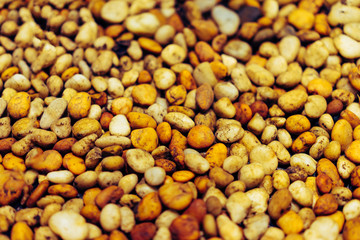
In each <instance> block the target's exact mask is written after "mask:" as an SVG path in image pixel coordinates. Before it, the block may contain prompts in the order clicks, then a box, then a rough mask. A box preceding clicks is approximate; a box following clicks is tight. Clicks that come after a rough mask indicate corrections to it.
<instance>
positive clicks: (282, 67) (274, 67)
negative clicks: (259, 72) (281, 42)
mask: <svg viewBox="0 0 360 240" xmlns="http://www.w3.org/2000/svg"><path fill="white" fill-rule="evenodd" d="M265 67H266V69H267V70H269V71H270V72H271V73H272V74H273V75H274V76H275V77H277V76H279V75H280V74H281V73H283V72H285V71H286V70H287V68H288V65H287V61H286V59H285V58H284V57H283V56H275V57H271V58H269V59H268V61H267V62H266V65H265Z"/></svg>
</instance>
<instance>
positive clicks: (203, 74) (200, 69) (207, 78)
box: [193, 62, 217, 87]
mask: <svg viewBox="0 0 360 240" xmlns="http://www.w3.org/2000/svg"><path fill="white" fill-rule="evenodd" d="M193 76H194V79H195V82H196V84H197V85H198V86H200V85H202V84H204V83H208V84H210V86H211V87H214V86H215V85H216V83H217V79H216V77H215V74H214V72H213V71H212V69H211V65H210V63H208V62H203V63H200V64H199V65H198V66H196V68H195V70H194V73H193Z"/></svg>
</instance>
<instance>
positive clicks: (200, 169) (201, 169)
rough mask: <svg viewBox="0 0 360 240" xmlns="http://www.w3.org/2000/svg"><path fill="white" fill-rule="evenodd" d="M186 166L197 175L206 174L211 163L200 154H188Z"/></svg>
mask: <svg viewBox="0 0 360 240" xmlns="http://www.w3.org/2000/svg"><path fill="white" fill-rule="evenodd" d="M185 165H186V166H187V167H188V168H189V170H191V171H192V172H194V173H196V174H204V173H206V172H207V171H209V169H210V164H209V162H208V161H207V160H206V159H205V158H203V157H202V156H201V155H200V154H198V153H188V154H186V155H185Z"/></svg>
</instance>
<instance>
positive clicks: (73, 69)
mask: <svg viewBox="0 0 360 240" xmlns="http://www.w3.org/2000/svg"><path fill="white" fill-rule="evenodd" d="M79 72H80V69H79V68H78V67H71V68H68V69H66V70H65V71H64V72H63V73H62V74H61V79H62V80H64V81H67V80H68V79H69V78H71V77H72V76H74V75H75V74H78V73H79Z"/></svg>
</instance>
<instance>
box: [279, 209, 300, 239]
mask: <svg viewBox="0 0 360 240" xmlns="http://www.w3.org/2000/svg"><path fill="white" fill-rule="evenodd" d="M277 225H278V226H279V227H280V228H281V229H282V230H283V231H284V233H285V234H291V233H299V232H301V231H302V230H303V228H304V224H303V221H302V219H301V217H300V216H299V215H298V214H297V213H296V212H294V211H293V210H290V211H288V212H287V213H285V214H284V215H282V216H281V217H280V218H279V220H278V221H277Z"/></svg>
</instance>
